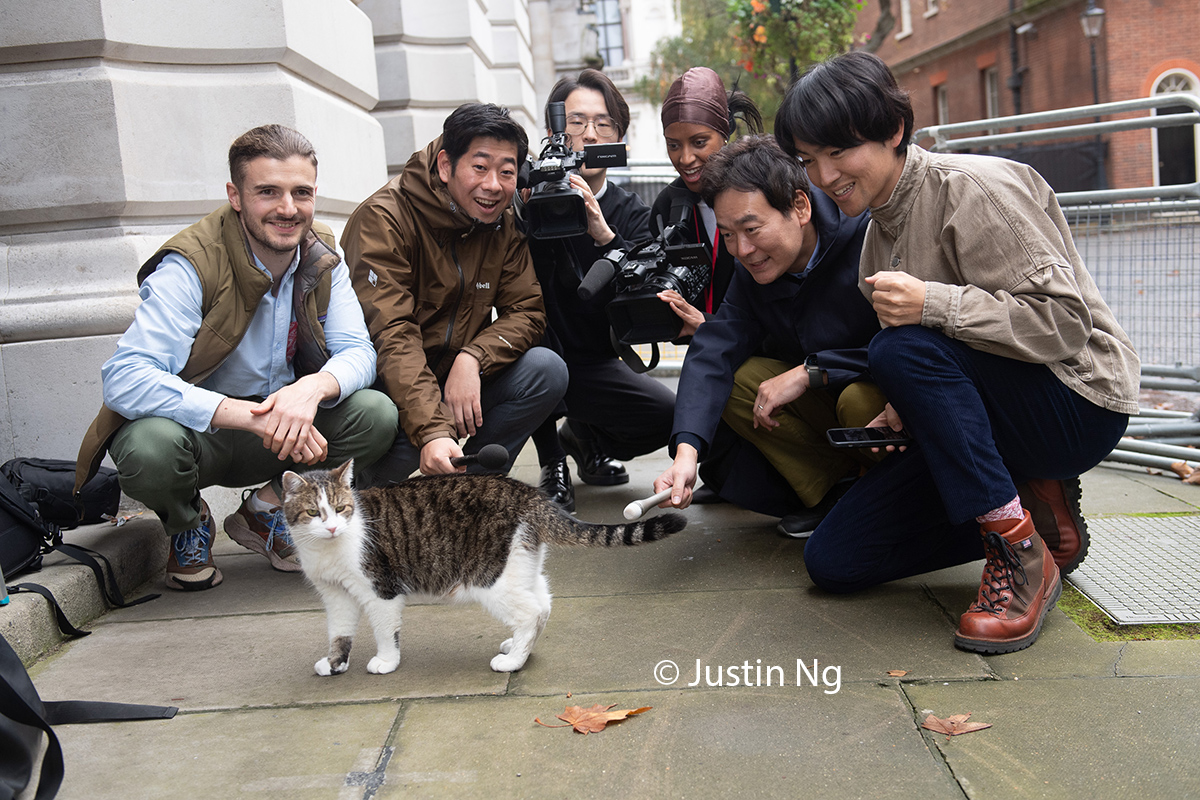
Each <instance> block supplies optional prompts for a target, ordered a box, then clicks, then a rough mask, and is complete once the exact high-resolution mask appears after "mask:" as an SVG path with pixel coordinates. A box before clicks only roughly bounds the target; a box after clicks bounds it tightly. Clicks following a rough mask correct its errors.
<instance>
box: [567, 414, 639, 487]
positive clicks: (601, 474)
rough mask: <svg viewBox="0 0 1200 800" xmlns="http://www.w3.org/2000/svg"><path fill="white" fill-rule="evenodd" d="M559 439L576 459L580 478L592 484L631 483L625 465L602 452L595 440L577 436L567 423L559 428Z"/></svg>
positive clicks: (568, 453) (612, 484) (613, 484)
mask: <svg viewBox="0 0 1200 800" xmlns="http://www.w3.org/2000/svg"><path fill="white" fill-rule="evenodd" d="M558 440H559V441H560V442H561V443H562V446H563V450H566V451H567V455H569V456H570V457H571V458H573V459H575V465H576V466H577V467H578V468H579V479H580V480H581V481H583V482H584V483H586V484H590V485H592V486H616V485H618V484H621V483H629V473H628V472H626V471H625V465H624V464H622V463H621V462H620V461H617V460H616V459H613V458H610V457H609V456H608V455H606V454H605V453H603V452H601V451H600V450H599V449H598V448H597V447H596V443H595V442H593V441H589V440H585V439H580V438H578V437H576V436H575V432H574V431H572V430H571V428H570V426H568V425H567V424H566V423H564V424H563V426H562V427H561V428H559V429H558Z"/></svg>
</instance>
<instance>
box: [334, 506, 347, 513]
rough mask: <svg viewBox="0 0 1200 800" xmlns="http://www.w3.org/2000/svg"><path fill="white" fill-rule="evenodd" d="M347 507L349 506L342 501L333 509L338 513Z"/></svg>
mask: <svg viewBox="0 0 1200 800" xmlns="http://www.w3.org/2000/svg"><path fill="white" fill-rule="evenodd" d="M347 508H349V506H347V505H346V504H345V503H342V504H341V505H340V506H338V507H337V508H335V509H334V511H336V512H337V513H339V514H340V513H342V512H343V511H345V510H346V509H347Z"/></svg>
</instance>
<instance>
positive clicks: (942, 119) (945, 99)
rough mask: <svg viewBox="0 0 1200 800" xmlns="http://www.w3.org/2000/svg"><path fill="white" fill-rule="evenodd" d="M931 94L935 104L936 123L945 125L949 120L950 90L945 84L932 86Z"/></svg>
mask: <svg viewBox="0 0 1200 800" xmlns="http://www.w3.org/2000/svg"><path fill="white" fill-rule="evenodd" d="M933 95H934V100H935V102H936V105H937V124H938V125H946V124H948V123H949V122H950V92H949V91H947V89H946V84H944V83H943V84H942V85H941V86H938V87H936V88H934V90H933Z"/></svg>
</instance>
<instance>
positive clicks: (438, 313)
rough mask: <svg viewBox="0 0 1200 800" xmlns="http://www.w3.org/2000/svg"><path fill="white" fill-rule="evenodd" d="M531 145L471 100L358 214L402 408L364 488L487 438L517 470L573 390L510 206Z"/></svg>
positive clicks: (378, 338) (428, 470) (377, 334)
mask: <svg viewBox="0 0 1200 800" xmlns="http://www.w3.org/2000/svg"><path fill="white" fill-rule="evenodd" d="M527 150H528V141H527V139H526V136H525V131H524V130H523V129H522V128H521V126H520V125H518V124H517V123H516V122H515V121H513V120H512V119H511V118H510V117H509V115H508V111H507V110H506V109H503V108H499V107H497V106H495V105H491V104H483V103H468V104H466V105H463V106H460V107H459V108H458V109H456V110H455V111H454V112H453V113H452V114H451V115H450V116H449V117H448V118H447V119H446V122H445V124H444V126H443V129H442V136H440V137H439V138H438V139H435V140H434V141H433V142H431V143H430V144H429V146H427V147H426V148H425V149H424V150H422V151H420V152H417V153H414V154H413V156H412V158H410V159H409V161H408V163H407V164H406V165H405V167H404V172H403V173H401V174H400V175H399V176H398V177H396V178H393V179H392V180H390V181H388V183H387V184H386V185H384V186H383V187H382V188H381V189H380V190H379V191H377V192H376V193H375V194H373V195H371V196H370V197H368V198H367V199H366V200H364V201H363V203H362V204H361V205H360V206H359V207H358V208H357V209H356V210H355V211H354V213H353V214H352V215H351V216H350V220H349V222H348V223H347V225H346V230H345V232H344V233H343V235H342V246H343V248H344V249H345V252H346V261H347V263H348V264H349V267H350V275H351V280H352V282H353V284H354V290H355V292H356V293H357V294H358V298H359V301H360V302H361V303H362V307H363V312H364V316H365V317H366V321H367V328H368V330H369V331H370V333H371V339H372V341H373V342H374V344H375V349H376V350H377V351H378V352H379V381H378V383H379V385H380V386H381V388H382V389H383V390H384V391H385V392H386V393H387V394H388V395H389V396H390V397H391V398H392V400H393V402H395V404H396V407H397V409H399V412H400V433H399V435H398V436H397V437H396V441H395V444H394V445H393V447H392V449H391V450H390V452H388V453H387V454H386V455H385V456H384V457H383V458H382V459H380V460H379V461H378V462H377V463H376V464H375V465H374V466H373V467H372V468H370V469H368V470H365V471H363V472H362V473H360V474H359V483H360V485H383V484H387V483H394V482H399V481H402V480H404V479H405V478H407V477H408V476H409V475H410V474H412V472H413V471H414V470H415V469H417V468H420V470H421V472H423V473H425V474H427V475H433V474H444V473H450V472H456V471H462V470H463V469H464V468H463V467H456V466H454V465H453V464H452V463H451V459H452V458H455V457H457V456H462V455H464V453H467V454H470V453H477V452H478V451H479V450H480V448H482V447H483V446H484V445H487V444H501V445H503V446H504V447H506V448H507V449H508V453H509V459H510V460H509V463H508V465H507V466H506V469H507V468H509V467H511V466H512V460H513V459H515V458H516V456H517V453H518V452H520V450H521V448H522V447H523V446H524V444H525V441H526V440H527V439H528V438H529V435H530V434H531V433H532V432H533V430H534V429H535V428H536V427H537V426H538V425H539V424H541V422H542V421H543V420H544V419H546V417H547V416H548V415H549V413H550V411H551V410H553V409H554V407H555V406H556V405H557V404H558V403H559V401H560V400H561V399H562V396H563V394H564V393H565V392H566V387H567V367H566V365H565V364H564V363H563V361H562V359H561V358H560V357H559V356H558V355H557V354H555V353H554V352H552V351H550V350H548V349H546V348H544V347H535V346H534V345H535V343H537V342H538V341H540V340H541V338H542V334H543V332H544V331H545V329H546V313H545V307H544V305H543V303H542V293H541V288H540V287H539V285H538V282H537V278H536V276H535V274H534V271H533V262H532V260H531V259H530V256H529V249H528V247H527V245H526V242H525V240H524V238H523V237H522V236H521V234H520V233H519V232H518V231H517V229H516V227H515V224H514V220H513V215H512V213H511V212H510V211H509V210H508V209H509V205H510V204H511V202H512V198H513V194H514V193H515V192H516V188H517V171H518V168H519V167H520V165H521V163H522V162H524V160H525V155H526V152H527ZM493 310H494V311H495V319H494V320H493V318H492V317H493ZM464 437H469V438H467V441H466V443H465V445H464V446H462V447H460V446H459V439H461V438H464Z"/></svg>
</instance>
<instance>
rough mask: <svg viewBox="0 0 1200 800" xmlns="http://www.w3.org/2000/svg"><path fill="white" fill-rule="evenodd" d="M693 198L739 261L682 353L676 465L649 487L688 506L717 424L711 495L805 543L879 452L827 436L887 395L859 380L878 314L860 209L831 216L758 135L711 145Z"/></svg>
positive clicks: (800, 173) (876, 407)
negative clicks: (718, 459)
mask: <svg viewBox="0 0 1200 800" xmlns="http://www.w3.org/2000/svg"><path fill="white" fill-rule="evenodd" d="M701 194H702V195H703V197H704V200H705V202H706V203H708V204H709V205H710V206H711V207H712V208H713V210H714V211H715V213H716V220H717V225H718V228H719V230H720V232H721V237H722V239H723V240H724V241H725V243H726V246H727V247H728V248H729V251H730V252H731V253H732V254H733V255H734V257H735V258H737V260H738V268H737V269H736V270H735V271H734V276H733V280H732V282H731V283H730V287H729V291H728V293H727V294H726V295H725V299H724V302H723V303H722V304H721V307H720V308H719V309H718V310H717V313H716V315H715V316H714V317H713V318H712V319H710V320H708V321H706V322H705V323H704V324H703V325H701V326H700V327H699V329H698V330H697V331H696V335H695V336H694V337H693V339H692V343H691V345H690V347H689V348H688V354H687V357H686V358H685V360H684V363H683V371H682V374H681V375H680V380H679V400H678V404H677V407H676V411H675V425H674V430H673V432H672V436H671V445H672V447H673V449H674V459H675V460H674V463H673V464H672V466H671V467H670V469H668V470H667V471H666V472H664V473H663V474H662V475H661V476H659V478H658V480H656V481H655V482H654V489H655V491H662V490H663V489H666V488H668V487H670V488H672V489H673V491H672V494H671V499H670V501H669V504H670V505H672V506H675V507H678V508H684V507H686V506H687V505H689V504H690V503H691V502H692V490H693V487H694V486H695V482H696V472H697V463H698V461H700V460H702V459H704V458H705V456H706V454H707V451H708V449H709V448H710V446H711V444H712V442H713V437H714V435H715V433H716V430H717V423H718V422H719V421H720V420H722V419H724V420H725V421H726V422H727V423H728V424H729V426H730V427H731V428H732V429H733V431H734V432H735V433H736V434H737V435H738V437H739V442H738V443H737V449H736V450H735V453H734V454H733V456H732V457H728V458H725V459H723V460H722V463H723V465H727V466H728V468H727V469H723V470H722V472H723V473H724V474H723V475H722V476H721V480H720V484H721V485H720V486H719V487H718V490H719V491H720V494H721V496H722V497H724V498H725V499H727V500H729V501H730V502H733V503H735V504H737V505H740V506H743V507H745V508H749V509H751V510H754V511H758V512H760V513H763V514H770V515H772V516H782V517H783V520H782V521H781V522H780V525H779V530H780V532H781V533H783V534H785V535H787V536H792V537H795V538H804V537H806V536H807V535H808V534H809V533H810V532H811V531H812V530H813V529H814V528H815V527H816V525H817V523H818V522H819V521H820V520H821V518H822V517H823V516H824V515H825V514H827V513H828V512H829V510H830V509H831V508H832V507H833V504H834V503H835V502H836V501H837V498H838V496H839V495H840V494H841V491H842V488H843V487H844V486H846V482H847V481H849V480H853V478H855V477H856V476H857V475H858V474H859V472H860V471H861V470H862V469H863V468H865V467H869V466H870V465H871V464H873V463H874V461H875V460H878V458H879V457H878V456H873V455H872V454H870V453H869V452H868V451H866V450H847V449H837V448H834V447H832V446H831V445H830V444H829V443H828V441H827V440H826V436H825V432H826V431H827V430H828V429H830V428H838V427H859V426H863V425H866V424H867V423H868V422H870V421H871V420H873V419H874V418H875V417H876V416H877V415H878V414H879V412H880V411H881V410H882V409H883V407H884V402H885V400H884V397H883V394H882V393H881V392H880V391H879V389H878V388H877V387H876V386H875V385H874V384H872V383H870V382H869V381H868V380H867V379H866V372H867V344H868V343H869V342H870V341H871V339H872V337H874V335H875V334H876V333H878V332H879V320H878V318H877V317H876V315H875V312H874V311H873V310H872V308H871V306H870V304H869V303H867V302H866V300H865V299H864V298H863V296H862V293H861V292H859V290H858V259H859V253H860V251H861V249H862V242H863V236H864V234H865V233H866V229H867V222H868V219H869V215H867V214H860V215H859V216H857V217H854V218H851V217H847V216H845V215H843V214H842V213H841V212H839V211H838V208H837V206H836V205H835V204H834V202H833V201H832V200H831V199H830V198H829V197H827V196H826V195H825V194H823V193H821V192H820V191H817V190H813V189H811V188H810V187H809V184H808V179H807V177H806V176H805V173H804V169H803V167H801V165H800V164H799V162H797V161H796V160H795V159H793V158H790V157H788V156H787V155H786V154H785V153H784V152H783V150H781V149H780V147H779V145H778V144H776V143H775V140H774V139H772V138H771V137H769V136H748V137H742V138H741V139H738V140H737V141H736V142H734V143H733V144H731V145H728V146H726V147H725V148H724V149H723V150H721V151H720V152H719V153H716V154H714V155H713V156H712V157H711V158H710V159H709V161H708V163H707V165H706V166H705V169H704V178H703V181H702V185H701ZM706 481H710V482H711V478H710V476H707V475H706ZM839 481H842V485H841V486H840V487H839V486H838V485H837V484H838V482H839Z"/></svg>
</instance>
